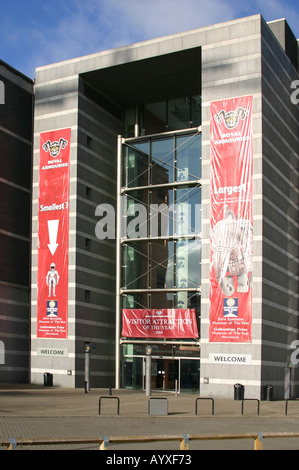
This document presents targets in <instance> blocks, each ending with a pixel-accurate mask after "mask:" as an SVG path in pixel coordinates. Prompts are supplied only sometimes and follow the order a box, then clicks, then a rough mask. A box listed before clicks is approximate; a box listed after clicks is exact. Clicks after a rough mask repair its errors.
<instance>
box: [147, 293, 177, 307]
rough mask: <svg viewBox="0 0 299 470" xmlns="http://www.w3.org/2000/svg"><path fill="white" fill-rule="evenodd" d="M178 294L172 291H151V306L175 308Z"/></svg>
mask: <svg viewBox="0 0 299 470" xmlns="http://www.w3.org/2000/svg"><path fill="white" fill-rule="evenodd" d="M175 299H176V296H175V294H174V293H172V292H166V291H164V292H151V294H150V305H151V306H150V308H161V309H162V308H174V307H175Z"/></svg>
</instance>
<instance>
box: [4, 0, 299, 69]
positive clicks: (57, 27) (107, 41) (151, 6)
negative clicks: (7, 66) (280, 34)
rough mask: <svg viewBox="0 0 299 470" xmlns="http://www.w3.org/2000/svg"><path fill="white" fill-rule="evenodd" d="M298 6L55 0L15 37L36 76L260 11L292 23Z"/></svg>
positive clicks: (204, 0) (222, 0)
mask: <svg viewBox="0 0 299 470" xmlns="http://www.w3.org/2000/svg"><path fill="white" fill-rule="evenodd" d="M295 8H296V7H294V4H293V3H290V4H288V2H286V1H285V2H282V3H281V2H279V1H278V0H263V1H262V0H254V1H253V2H251V3H247V2H240V1H238V0H231V1H230V2H228V1H227V0H84V1H82V0H68V1H67V2H66V1H63V0H52V2H50V1H49V2H45V3H43V18H38V17H34V12H32V18H33V19H32V20H31V21H30V23H29V24H28V22H27V24H26V23H25V24H24V26H22V23H21V24H20V26H19V28H20V29H19V30H18V36H17V37H18V38H19V44H20V45H21V44H22V46H23V47H22V50H24V51H26V54H27V56H24V59H23V64H24V66H23V69H25V71H24V73H27V74H29V75H30V76H33V75H34V68H35V67H38V66H42V65H46V64H50V63H53V62H59V61H61V60H66V59H71V58H74V57H79V56H81V55H85V54H91V53H93V52H98V51H101V50H105V49H111V48H114V47H119V46H123V45H127V44H131V43H134V42H138V41H143V40H146V39H152V38H156V37H160V36H164V35H168V34H174V33H179V32H182V31H186V30H190V29H194V28H199V27H202V26H209V25H212V24H215V23H219V22H223V21H228V20H232V19H235V18H238V17H242V16H247V15H250V14H255V13H258V12H261V13H262V14H264V15H265V16H264V17H265V19H266V20H267V21H269V20H272V19H277V18H280V17H282V16H285V17H286V18H287V19H288V18H290V21H289V23H290V25H291V26H292V21H296V20H298V21H297V22H299V18H298V13H297V12H296V10H295ZM269 15H271V17H270V18H269ZM291 19H292V20H291ZM296 24H297V23H296ZM22 28H23V29H22ZM20 38H23V43H24V45H23V43H22V40H21V39H20ZM7 39H8V38H7ZM15 39H16V38H10V40H11V41H12V40H15ZM26 69H27V70H26ZM29 69H30V72H31V73H28V72H29ZM22 71H23V70H22Z"/></svg>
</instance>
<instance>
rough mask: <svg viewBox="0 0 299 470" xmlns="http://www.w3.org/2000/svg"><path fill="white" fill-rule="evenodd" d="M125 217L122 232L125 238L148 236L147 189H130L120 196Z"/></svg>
mask: <svg viewBox="0 0 299 470" xmlns="http://www.w3.org/2000/svg"><path fill="white" fill-rule="evenodd" d="M122 201H123V204H124V206H125V209H124V213H125V217H124V218H123V220H122V222H123V224H124V226H123V228H122V234H123V236H124V237H127V238H146V237H148V215H149V211H148V205H149V204H148V191H130V192H129V193H127V194H126V195H124V196H122Z"/></svg>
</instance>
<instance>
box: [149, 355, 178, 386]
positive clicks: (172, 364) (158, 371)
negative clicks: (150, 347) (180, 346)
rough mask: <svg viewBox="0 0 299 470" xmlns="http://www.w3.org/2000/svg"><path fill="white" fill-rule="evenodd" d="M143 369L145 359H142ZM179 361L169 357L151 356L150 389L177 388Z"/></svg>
mask: <svg viewBox="0 0 299 470" xmlns="http://www.w3.org/2000/svg"><path fill="white" fill-rule="evenodd" d="M144 371H145V359H144ZM178 380H179V361H178V359H169V358H162V359H161V358H159V359H155V358H152V379H151V388H152V390H163V391H175V390H177V388H178Z"/></svg>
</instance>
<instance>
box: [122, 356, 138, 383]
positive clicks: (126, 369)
mask: <svg viewBox="0 0 299 470" xmlns="http://www.w3.org/2000/svg"><path fill="white" fill-rule="evenodd" d="M123 382H124V383H123V386H124V387H125V388H133V389H134V390H142V388H143V359H142V357H126V358H125V359H124V362H123Z"/></svg>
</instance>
